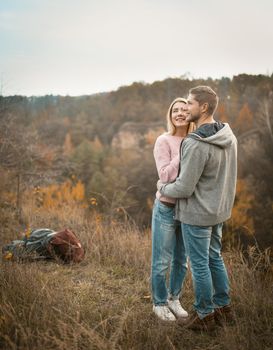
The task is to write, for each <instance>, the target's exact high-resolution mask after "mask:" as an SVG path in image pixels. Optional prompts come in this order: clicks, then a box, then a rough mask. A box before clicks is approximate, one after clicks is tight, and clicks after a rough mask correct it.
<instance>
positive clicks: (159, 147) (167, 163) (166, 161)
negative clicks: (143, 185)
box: [154, 137, 180, 183]
mask: <svg viewBox="0 0 273 350" xmlns="http://www.w3.org/2000/svg"><path fill="white" fill-rule="evenodd" d="M154 158H155V163H156V168H157V172H158V176H159V179H160V180H161V181H162V182H163V183H167V182H171V181H174V180H175V179H176V177H177V174H178V169H179V161H180V157H179V154H178V155H177V156H176V157H174V158H173V159H171V149H170V145H169V143H168V141H167V140H166V139H165V138H162V137H159V138H158V139H157V140H156V143H155V147H154Z"/></svg>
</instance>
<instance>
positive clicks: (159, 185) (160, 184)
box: [156, 180, 163, 192]
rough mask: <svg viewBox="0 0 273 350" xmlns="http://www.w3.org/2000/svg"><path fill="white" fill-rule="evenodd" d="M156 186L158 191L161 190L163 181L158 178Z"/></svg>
mask: <svg viewBox="0 0 273 350" xmlns="http://www.w3.org/2000/svg"><path fill="white" fill-rule="evenodd" d="M156 186H157V189H158V191H159V192H160V190H161V188H162V186H163V183H162V182H161V181H160V180H158V181H157V185H156Z"/></svg>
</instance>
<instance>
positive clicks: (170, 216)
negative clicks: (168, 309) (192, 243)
mask: <svg viewBox="0 0 273 350" xmlns="http://www.w3.org/2000/svg"><path fill="white" fill-rule="evenodd" d="M169 265H171V269H170V283H169V291H168V289H167V285H166V274H167V270H168V267H169ZM186 272H187V257H186V254H185V247H184V242H183V237H182V233H181V225H180V223H179V222H178V221H176V220H174V208H170V207H168V206H166V205H164V204H162V203H161V202H160V201H159V200H157V199H156V200H155V203H154V208H153V217H152V271H151V284H152V293H153V303H154V305H166V304H167V298H168V297H169V298H171V299H178V298H179V295H180V292H181V288H182V284H183V281H184V278H185V275H186Z"/></svg>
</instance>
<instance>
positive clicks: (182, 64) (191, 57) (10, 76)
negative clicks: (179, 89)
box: [0, 0, 273, 96]
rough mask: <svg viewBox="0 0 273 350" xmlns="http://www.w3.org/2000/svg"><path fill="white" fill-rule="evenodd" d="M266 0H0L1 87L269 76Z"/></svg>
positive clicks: (271, 58) (41, 88) (51, 89)
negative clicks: (240, 74) (185, 76)
mask: <svg viewBox="0 0 273 350" xmlns="http://www.w3.org/2000/svg"><path fill="white" fill-rule="evenodd" d="M272 14H273V1H272V0H229V1H224V0H188V1H185V0H180V1H179V0H135V1H132V0H0V84H1V85H0V88H1V90H0V93H2V94H3V95H12V94H21V95H27V96H30V95H45V94H60V95H72V96H75V95H81V94H92V93H96V92H103V91H110V90H114V89H117V88H118V87H119V86H121V85H129V84H131V83H132V82H134V81H143V82H147V83H151V82H153V81H155V80H163V79H165V78H167V77H180V76H182V75H185V74H188V75H190V76H192V77H194V78H197V77H203V78H206V77H212V78H220V77H222V76H227V77H232V76H233V75H236V74H238V73H248V74H270V75H271V74H272V73H273V24H272Z"/></svg>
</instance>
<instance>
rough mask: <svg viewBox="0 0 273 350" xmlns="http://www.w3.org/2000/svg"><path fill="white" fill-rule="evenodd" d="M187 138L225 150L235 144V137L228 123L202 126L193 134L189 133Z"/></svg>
mask: <svg viewBox="0 0 273 350" xmlns="http://www.w3.org/2000/svg"><path fill="white" fill-rule="evenodd" d="M188 137H190V138H193V139H195V140H199V141H201V142H206V143H210V144H212V145H215V146H218V147H221V148H227V147H229V146H231V145H232V144H233V143H234V142H236V137H235V135H234V134H233V132H232V130H231V128H230V126H229V125H228V123H222V122H215V123H211V124H203V125H201V126H200V127H199V128H198V129H196V130H195V131H194V132H192V133H190V134H189V135H188Z"/></svg>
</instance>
